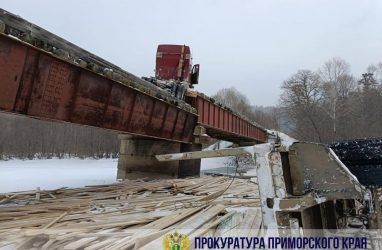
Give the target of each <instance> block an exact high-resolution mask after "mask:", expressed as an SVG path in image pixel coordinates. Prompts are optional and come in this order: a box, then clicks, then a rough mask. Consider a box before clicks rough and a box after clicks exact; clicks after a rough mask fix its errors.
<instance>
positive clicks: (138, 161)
mask: <svg viewBox="0 0 382 250" xmlns="http://www.w3.org/2000/svg"><path fill="white" fill-rule="evenodd" d="M118 137H119V139H120V150H119V158H118V173H117V179H137V178H143V177H148V178H178V177H187V176H199V174H200V160H193V161H190V162H187V161H180V162H179V161H174V162H159V161H158V160H157V159H156V158H155V155H159V154H169V153H179V152H188V151H199V150H201V145H200V144H183V143H180V142H170V141H166V140H160V139H153V138H144V137H136V136H131V135H125V134H121V135H119V136H118Z"/></svg>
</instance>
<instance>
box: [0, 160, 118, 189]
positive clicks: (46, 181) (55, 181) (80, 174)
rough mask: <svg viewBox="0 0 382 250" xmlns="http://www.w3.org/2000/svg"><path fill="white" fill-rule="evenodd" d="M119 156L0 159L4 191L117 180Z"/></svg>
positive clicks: (0, 176) (0, 184)
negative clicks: (117, 157)
mask: <svg viewBox="0 0 382 250" xmlns="http://www.w3.org/2000/svg"><path fill="white" fill-rule="evenodd" d="M117 163H118V159H100V160H95V159H84V160H82V159H45V160H37V159H35V160H9V161H0V193H4V192H13V191H23V190H35V189H36V188H37V187H40V188H41V189H55V188H61V187H83V186H86V185H96V184H106V183H113V182H116V176H117Z"/></svg>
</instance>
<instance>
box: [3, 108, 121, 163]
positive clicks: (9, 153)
mask: <svg viewBox="0 0 382 250" xmlns="http://www.w3.org/2000/svg"><path fill="white" fill-rule="evenodd" d="M118 151H119V142H118V137H117V133H115V132H113V131H109V130H104V129H98V128H93V127H87V126H79V125H75V124H70V123H62V122H49V121H42V120H37V119H31V118H27V117H22V116H16V115H10V114H5V113H0V159H2V160H4V159H10V158H20V159H33V158H52V157H58V158H65V157H79V158H86V157H93V158H104V157H117V156H118Z"/></svg>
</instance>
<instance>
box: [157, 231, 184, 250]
mask: <svg viewBox="0 0 382 250" xmlns="http://www.w3.org/2000/svg"><path fill="white" fill-rule="evenodd" d="M189 246H190V239H189V238H188V236H187V235H185V234H180V233H178V232H177V231H176V230H175V231H174V233H168V234H166V235H165V236H164V238H163V247H164V250H187V249H188V247H189Z"/></svg>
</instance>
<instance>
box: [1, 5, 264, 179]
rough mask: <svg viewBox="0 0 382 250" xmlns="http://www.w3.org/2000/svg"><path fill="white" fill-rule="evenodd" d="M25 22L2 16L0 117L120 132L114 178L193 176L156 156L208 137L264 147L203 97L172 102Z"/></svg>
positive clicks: (256, 129) (185, 166)
mask: <svg viewBox="0 0 382 250" xmlns="http://www.w3.org/2000/svg"><path fill="white" fill-rule="evenodd" d="M25 23H26V21H25V20H23V19H21V18H20V17H17V16H14V15H12V14H10V13H7V12H5V13H4V11H2V14H1V15H0V24H3V25H0V27H3V29H1V28H0V31H1V33H0V69H1V70H0V111H5V112H11V113H15V114H20V115H26V116H29V117H32V118H37V119H45V120H50V121H58V122H70V123H76V124H81V125H87V126H94V127H99V128H105V129H111V130H115V131H117V132H119V133H120V134H121V135H120V139H121V150H120V158H119V164H118V178H122V179H123V178H126V177H127V176H128V174H130V173H133V172H143V173H147V172H153V173H160V174H165V175H171V176H192V175H196V174H199V171H200V160H195V161H188V162H175V163H171V164H168V163H167V164H166V165H162V164H163V163H159V162H157V161H156V160H155V158H154V155H155V154H164V153H175V152H186V151H193V150H200V149H201V145H202V143H203V139H204V138H205V137H206V135H208V136H210V137H213V138H216V139H223V140H228V141H233V142H236V143H251V144H255V143H259V142H264V141H265V140H266V137H267V135H266V131H265V130H264V129H263V128H261V127H260V126H258V125H256V124H254V123H252V122H251V121H249V120H248V119H246V118H245V117H242V116H241V115H239V114H237V113H235V112H233V111H232V110H230V109H229V108H227V107H225V106H224V105H221V104H219V103H215V102H214V100H213V99H211V98H209V97H207V96H205V95H203V94H200V93H198V94H197V95H196V96H194V97H188V100H187V102H186V101H181V100H178V99H176V98H174V97H173V96H171V95H170V94H168V93H167V92H166V91H164V90H162V89H161V88H158V87H156V86H154V85H153V84H151V83H149V82H146V81H145V80H142V79H140V78H138V77H136V76H134V75H132V74H130V73H129V72H126V71H124V70H122V69H120V68H119V67H117V66H115V65H112V64H111V63H109V62H107V61H105V60H103V59H102V58H99V57H97V56H95V55H93V54H91V53H90V52H87V51H85V50H83V49H81V48H79V47H77V46H75V45H73V44H71V43H69V42H67V41H65V40H63V39H62V38H59V37H57V36H55V35H54V34H52V33H49V32H48V31H46V30H43V29H42V28H40V27H38V26H35V25H33V24H30V23H28V24H29V25H25ZM26 27H27V28H26ZM20 34H21V35H20ZM25 34H28V36H26V35H25ZM20 38H21V39H22V40H21V39H20ZM41 41H43V43H41Z"/></svg>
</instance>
